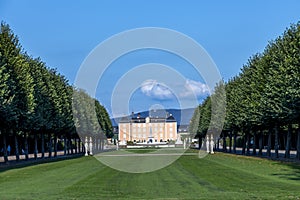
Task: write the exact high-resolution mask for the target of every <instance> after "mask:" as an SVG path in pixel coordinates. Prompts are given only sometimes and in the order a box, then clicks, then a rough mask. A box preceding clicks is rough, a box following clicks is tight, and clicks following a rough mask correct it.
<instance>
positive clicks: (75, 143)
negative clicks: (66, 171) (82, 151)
mask: <svg viewBox="0 0 300 200" xmlns="http://www.w3.org/2000/svg"><path fill="white" fill-rule="evenodd" d="M74 146H75V154H77V149H78V148H77V147H78V146H77V138H74Z"/></svg>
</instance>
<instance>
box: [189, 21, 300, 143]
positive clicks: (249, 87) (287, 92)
mask: <svg viewBox="0 0 300 200" xmlns="http://www.w3.org/2000/svg"><path fill="white" fill-rule="evenodd" d="M299 66H300V24H299V23H298V24H295V25H292V26H291V27H290V28H288V29H287V30H286V31H285V32H284V34H283V35H282V36H280V37H278V38H277V39H276V40H274V41H272V42H270V43H269V44H268V46H267V47H266V48H265V50H264V52H263V53H261V54H256V55H254V56H252V57H251V58H250V59H249V60H248V62H247V64H246V65H244V66H243V68H242V69H241V73H240V74H239V75H238V76H236V77H234V78H232V79H231V80H229V81H228V82H227V83H226V84H225V90H226V97H225V95H222V94H221V93H219V94H218V92H217V91H218V89H216V90H215V91H216V92H215V93H214V94H212V95H211V96H209V97H207V98H206V99H205V100H204V102H203V103H202V104H201V105H200V106H199V108H198V110H199V112H197V113H196V112H195V114H194V116H193V118H192V119H193V120H192V121H197V120H196V119H195V118H197V119H199V126H198V131H197V132H198V133H202V134H205V133H206V132H207V131H208V130H207V128H208V125H209V123H211V127H215V128H217V127H218V126H219V124H222V122H220V121H218V117H219V116H223V114H224V113H216V112H215V111H218V109H213V108H210V107H211V106H212V105H216V106H218V105H221V102H222V100H224V99H225V98H226V106H227V107H226V115H225V125H224V128H225V129H227V130H236V131H244V132H245V131H250V132H254V131H255V130H258V129H260V130H268V129H270V128H273V127H275V126H276V125H280V126H286V125H288V124H298V123H299V122H300V67H299ZM221 86H222V85H218V86H216V88H218V87H219V88H220V87H221ZM222 87H223V86H222ZM210 109H212V113H210ZM219 111H220V110H219ZM210 115H211V119H214V120H212V121H211V122H209V118H210ZM214 122H217V123H214ZM194 126H195V125H194V124H191V127H192V129H193V130H194V129H195V128H194ZM299 148H300V147H299Z"/></svg>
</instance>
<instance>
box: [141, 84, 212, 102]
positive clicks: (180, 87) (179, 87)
mask: <svg viewBox="0 0 300 200" xmlns="http://www.w3.org/2000/svg"><path fill="white" fill-rule="evenodd" d="M140 89H141V91H142V93H143V94H145V95H147V96H149V97H152V98H154V99H160V100H167V99H173V98H174V97H175V94H173V93H172V91H177V92H178V93H177V95H179V96H180V97H182V98H193V97H196V98H198V97H201V96H204V95H207V94H208V93H209V87H208V86H207V85H206V84H204V83H201V82H198V81H194V80H190V79H186V81H185V83H184V84H176V83H175V81H174V85H173V87H172V88H171V89H172V91H171V89H169V88H168V87H167V86H166V85H164V84H162V83H159V82H157V80H146V81H144V82H143V83H142V85H141V88H140Z"/></svg>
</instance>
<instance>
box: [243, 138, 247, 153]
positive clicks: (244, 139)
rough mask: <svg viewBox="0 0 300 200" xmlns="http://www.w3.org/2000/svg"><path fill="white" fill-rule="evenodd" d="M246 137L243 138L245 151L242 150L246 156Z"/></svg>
mask: <svg viewBox="0 0 300 200" xmlns="http://www.w3.org/2000/svg"><path fill="white" fill-rule="evenodd" d="M246 142H247V140H246V135H244V136H243V149H242V154H243V155H245V153H246Z"/></svg>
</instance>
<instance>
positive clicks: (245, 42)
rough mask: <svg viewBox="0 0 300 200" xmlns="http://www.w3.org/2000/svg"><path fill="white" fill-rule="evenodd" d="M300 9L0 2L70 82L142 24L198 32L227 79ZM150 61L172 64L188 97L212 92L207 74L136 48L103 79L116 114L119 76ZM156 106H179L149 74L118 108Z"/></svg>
mask: <svg viewBox="0 0 300 200" xmlns="http://www.w3.org/2000/svg"><path fill="white" fill-rule="evenodd" d="M299 10H300V1H297V0H294V1H293V0H288V1H276V0H275V1H271V0H266V1H259V0H252V1H230V0H228V1H221V0H219V1H216V0H212V1H196V0H195V1H176V0H170V1H167V0H166V1H158V0H152V1H115V0H110V1H108V0H107V1H83V0H80V1H56V0H52V1H38V0H36V1H32V0H28V1H15V0H7V1H6V0H0V19H1V20H3V21H4V22H6V23H8V24H9V25H10V26H11V28H12V29H13V31H14V33H15V34H17V35H18V36H19V39H20V42H21V44H22V46H23V48H24V49H25V50H26V51H27V52H28V54H30V55H32V56H33V57H38V56H39V57H41V59H42V60H43V61H44V62H46V63H47V65H48V66H49V67H52V68H57V70H58V71H59V72H60V73H61V74H63V75H64V76H66V77H67V79H68V80H69V81H70V83H71V84H73V83H74V81H75V78H76V74H77V72H78V70H79V68H80V66H81V64H82V62H83V61H84V59H85V58H86V57H87V56H88V55H89V53H90V52H91V51H92V50H93V49H94V48H95V47H96V46H97V45H98V44H99V43H101V42H102V41H104V40H106V39H107V38H109V37H111V36H113V35H114V34H118V33H120V32H123V31H126V30H129V29H134V28H142V27H162V28H168V29H173V30H176V31H179V32H181V33H183V34H185V35H187V36H189V37H191V38H193V39H194V40H195V41H197V42H198V43H199V44H200V45H202V47H203V48H204V49H205V50H206V51H207V52H208V53H209V55H210V56H211V58H212V59H213V60H214V62H215V63H216V65H217V67H218V69H219V71H220V74H221V76H222V77H223V78H224V80H228V79H229V78H231V77H233V76H235V75H237V74H238V73H239V72H240V68H241V67H242V65H243V64H245V63H246V62H247V59H248V58H249V57H250V56H251V55H253V54H255V53H257V52H262V51H263V49H264V47H265V46H266V45H267V44H268V41H270V40H272V39H275V38H276V37H277V36H279V35H281V34H282V33H283V32H284V30H285V29H286V27H288V26H289V25H290V24H291V23H296V22H297V21H299V17H300V14H299ZM151 62H152V63H154V62H155V63H162V64H165V65H168V66H170V67H171V68H174V70H176V71H178V72H179V73H180V74H181V75H183V76H184V77H185V78H186V82H185V84H183V85H182V87H183V88H185V89H186V91H185V94H187V95H186V96H188V94H189V93H190V92H194V94H195V95H196V96H197V100H198V102H201V100H202V99H203V98H204V97H205V96H206V95H207V89H206V87H205V82H204V79H203V77H201V76H199V74H197V73H196V72H195V71H194V70H193V67H192V66H190V64H189V63H187V62H186V61H185V60H183V59H181V58H179V57H178V56H176V55H173V54H170V53H168V52H163V51H159V50H151V49H150V50H144V51H137V52H131V53H129V54H127V55H124V56H122V57H120V59H118V60H116V61H115V62H113V63H112V64H111V66H110V67H109V68H108V69H107V70H106V72H105V73H104V74H103V78H101V80H100V82H99V85H98V90H97V93H96V97H97V98H98V99H99V100H100V101H101V103H102V104H104V106H105V107H106V108H107V109H108V111H109V112H110V113H111V110H112V108H111V95H112V90H113V89H114V87H115V86H116V84H117V83H118V81H119V80H120V79H121V77H122V76H123V75H124V74H126V73H127V72H128V71H129V70H131V69H133V68H134V67H136V66H138V65H142V64H145V63H151ZM87 81H88V80H87ZM174 82H176V80H174ZM187 98H188V97H187ZM120 99H121V98H120ZM153 105H154V106H155V105H159V106H162V107H164V108H179V107H180V105H179V102H178V99H176V98H174V96H172V92H171V93H170V90H169V89H168V86H166V85H164V84H162V83H160V82H158V81H157V80H155V79H147V80H145V82H144V83H143V84H141V85H140V87H138V88H137V89H136V90H135V91H134V92H133V93H132V94H131V96H130V100H129V102H128V108H126V109H125V110H122V111H120V113H119V114H121V112H123V113H124V112H126V111H130V112H131V111H135V112H137V111H142V110H148V109H149V108H150V107H152V106H153ZM191 106H193V105H191ZM124 114H125V113H124Z"/></svg>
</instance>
